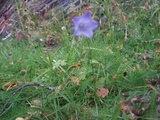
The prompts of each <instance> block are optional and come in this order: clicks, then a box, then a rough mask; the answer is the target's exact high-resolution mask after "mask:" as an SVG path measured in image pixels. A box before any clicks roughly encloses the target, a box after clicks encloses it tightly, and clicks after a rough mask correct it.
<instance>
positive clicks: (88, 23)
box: [73, 12, 99, 38]
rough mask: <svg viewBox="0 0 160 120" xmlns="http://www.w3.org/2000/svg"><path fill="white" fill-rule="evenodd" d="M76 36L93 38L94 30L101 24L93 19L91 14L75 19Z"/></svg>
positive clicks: (87, 13)
mask: <svg viewBox="0 0 160 120" xmlns="http://www.w3.org/2000/svg"><path fill="white" fill-rule="evenodd" d="M73 24H74V30H75V32H74V35H75V36H86V37H88V38H92V37H93V30H94V29H96V28H97V27H98V26H99V23H98V22H97V21H95V20H93V19H92V16H91V13H90V12H86V13H84V14H83V15H82V16H81V17H74V18H73Z"/></svg>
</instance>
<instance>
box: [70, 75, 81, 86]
mask: <svg viewBox="0 0 160 120" xmlns="http://www.w3.org/2000/svg"><path fill="white" fill-rule="evenodd" d="M71 82H73V83H75V84H76V85H79V84H80V79H79V78H78V77H77V76H71Z"/></svg>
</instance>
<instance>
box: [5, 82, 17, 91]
mask: <svg viewBox="0 0 160 120" xmlns="http://www.w3.org/2000/svg"><path fill="white" fill-rule="evenodd" d="M19 84H20V83H19V82H7V83H6V84H4V87H5V88H7V90H6V91H8V90H10V89H11V88H12V87H16V86H18V85H19Z"/></svg>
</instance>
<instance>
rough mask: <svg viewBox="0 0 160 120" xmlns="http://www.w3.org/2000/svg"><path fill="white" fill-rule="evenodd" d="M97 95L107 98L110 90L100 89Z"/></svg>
mask: <svg viewBox="0 0 160 120" xmlns="http://www.w3.org/2000/svg"><path fill="white" fill-rule="evenodd" d="M97 94H98V96H99V97H101V98H105V97H107V96H108V94H109V90H108V89H107V88H104V87H100V88H98V90H97Z"/></svg>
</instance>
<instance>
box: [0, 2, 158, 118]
mask: <svg viewBox="0 0 160 120" xmlns="http://www.w3.org/2000/svg"><path fill="white" fill-rule="evenodd" d="M104 5H105V7H104V8H107V9H105V10H104V13H105V14H106V16H108V18H109V19H108V22H107V24H105V25H104V27H103V28H99V29H98V30H96V31H95V36H94V38H93V39H92V40H88V39H86V38H77V37H74V36H73V35H72V34H69V33H68V30H66V31H60V29H61V27H62V26H63V24H65V23H63V22H64V21H65V20H64V21H63V22H58V25H57V26H56V27H55V26H51V27H50V30H49V31H50V32H51V31H52V32H54V31H55V32H54V33H56V34H55V35H57V36H59V37H58V38H59V39H61V42H62V44H61V46H57V47H55V48H54V49H47V50H46V49H45V48H44V44H43V43H42V44H39V42H38V43H36V42H35V44H34V45H33V44H31V42H29V43H25V42H20V41H17V40H16V39H15V40H12V41H5V42H1V43H0V51H1V52H0V64H1V66H0V76H1V77H0V79H1V83H0V86H1V93H0V94H1V95H0V107H2V106H3V104H4V103H5V102H6V100H7V99H8V98H9V97H10V95H11V92H12V91H13V90H14V89H15V88H17V87H19V86H20V85H22V84H25V83H29V82H38V83H42V84H45V85H47V86H54V87H57V89H56V91H53V92H49V91H47V90H46V89H43V88H39V87H27V88H25V89H23V90H21V91H20V92H19V93H18V94H16V95H15V97H14V98H13V99H12V100H11V101H10V102H9V104H8V106H7V108H8V109H6V111H5V113H4V114H3V115H2V116H1V119H2V120H3V119H4V120H6V119H16V118H17V117H23V118H27V117H29V118H30V119H43V120H44V119H46V120H47V119H49V120H52V119H129V117H130V116H129V115H127V114H125V113H121V112H120V106H119V107H117V104H118V103H119V102H120V101H122V100H123V99H125V98H124V97H123V96H122V93H123V92H126V91H129V93H130V94H131V96H129V98H127V99H130V98H132V97H134V96H136V95H137V94H142V95H144V94H146V93H148V91H149V90H150V89H151V88H148V87H146V85H147V83H146V78H156V77H159V73H160V71H159V69H160V65H159V60H160V56H159V52H158V53H156V52H155V51H156V50H158V49H159V47H158V46H159V37H160V36H159V34H158V33H159V24H158V22H159V18H158V11H155V10H154V9H151V8H150V6H147V7H146V9H145V10H144V9H143V8H139V9H137V10H135V11H134V12H136V16H134V14H135V13H134V12H131V13H130V16H127V14H125V12H126V11H125V10H123V7H122V6H121V5H120V6H119V8H118V9H117V10H122V11H121V12H124V14H113V13H112V12H113V11H111V8H113V3H111V2H106V1H105V4H104ZM156 8H157V9H159V7H158V6H156ZM124 17H125V19H126V20H125V21H124ZM113 18H114V19H113ZM53 28H54V29H53ZM55 28H56V29H55ZM66 28H67V26H66ZM69 32H70V31H69ZM40 34H41V32H40ZM40 38H41V37H40V36H38V40H39V39H40ZM28 39H29V40H30V39H33V38H28ZM78 39H83V40H82V42H81V43H79V42H78ZM74 40H75V43H74V44H73V41H74ZM88 42H89V46H88ZM145 51H147V52H145ZM90 53H91V54H90ZM144 57H145V58H146V57H147V59H144ZM78 63H80V65H79V66H77V65H78ZM72 78H76V80H77V81H76V80H75V79H72ZM74 80H75V81H74ZM8 82H15V83H17V85H16V86H15V87H14V86H11V88H8V87H9V86H6V83H8ZM101 86H103V87H105V88H107V89H108V90H109V94H108V96H106V97H105V98H101V97H100V96H99V95H98V94H97V90H98V89H99V87H101ZM6 87H7V88H6ZM6 89H8V91H7V90H6ZM151 90H153V89H151ZM158 92H159V91H158ZM151 95H152V96H151V105H152V106H151V109H149V110H148V111H147V113H145V114H144V115H143V116H142V119H146V118H151V119H154V118H156V117H157V116H156V115H155V111H156V104H155V102H154V101H155V99H156V98H155V91H154V90H153V92H152V94H151ZM33 100H38V101H40V103H41V105H38V106H36V105H35V103H32V101H33ZM33 111H34V112H33ZM31 113H32V114H31ZM113 115H114V116H113ZM115 115H116V116H115Z"/></svg>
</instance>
